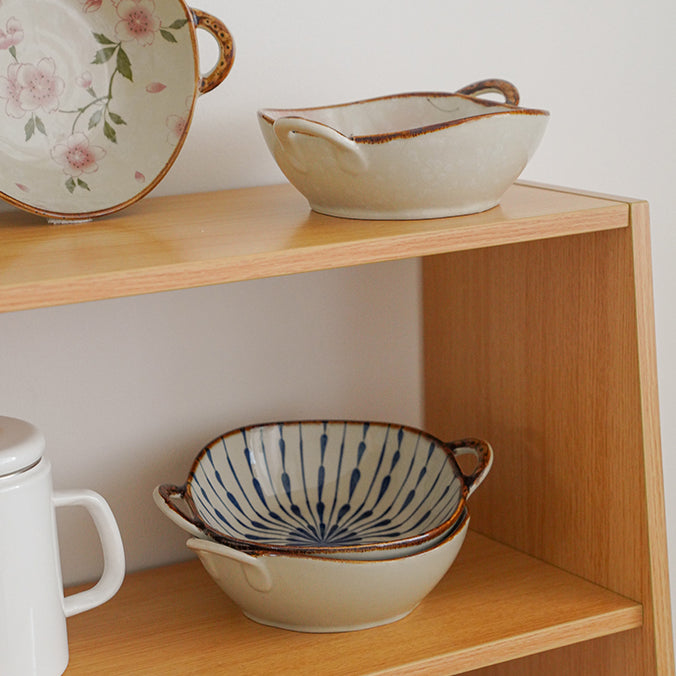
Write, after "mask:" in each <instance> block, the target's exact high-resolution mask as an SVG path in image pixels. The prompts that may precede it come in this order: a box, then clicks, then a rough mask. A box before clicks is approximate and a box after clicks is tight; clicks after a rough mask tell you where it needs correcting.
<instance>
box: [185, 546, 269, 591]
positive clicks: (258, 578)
mask: <svg viewBox="0 0 676 676" xmlns="http://www.w3.org/2000/svg"><path fill="white" fill-rule="evenodd" d="M186 545H187V547H188V549H191V550H192V551H193V552H195V553H196V554H197V555H198V556H199V557H200V560H201V561H202V563H203V564H204V567H205V568H206V569H207V572H208V573H209V575H211V576H212V577H213V578H214V579H216V580H218V569H217V568H216V566H212V565H211V562H210V560H209V557H208V556H202V555H201V554H202V553H206V554H214V555H216V556H223V557H225V558H226V559H232V560H233V561H236V562H237V563H239V564H241V566H242V570H243V572H244V576H245V577H246V580H247V582H248V583H249V585H250V586H251V588H252V589H255V590H256V591H259V592H263V593H265V592H269V591H270V590H271V589H272V575H270V571H269V570H268V568H267V566H266V565H265V563H264V562H263V561H262V560H261V559H259V558H256V557H255V556H250V555H249V554H245V553H244V552H240V551H239V550H237V549H233V548H232V547H226V546H225V545H222V544H219V543H218V542H213V541H211V540H202V539H201V538H190V540H188V541H187V542H186Z"/></svg>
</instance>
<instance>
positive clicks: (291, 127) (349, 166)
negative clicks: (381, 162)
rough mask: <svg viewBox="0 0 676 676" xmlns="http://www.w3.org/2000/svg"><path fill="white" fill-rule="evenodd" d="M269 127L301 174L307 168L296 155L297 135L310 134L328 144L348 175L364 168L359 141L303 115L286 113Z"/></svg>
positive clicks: (364, 161) (297, 154)
mask: <svg viewBox="0 0 676 676" xmlns="http://www.w3.org/2000/svg"><path fill="white" fill-rule="evenodd" d="M272 130H273V131H274V132H275V136H276V137H277V140H278V141H279V142H280V144H281V146H282V148H284V151H285V152H286V153H287V155H288V158H289V161H290V162H291V164H292V165H293V166H294V168H295V169H297V170H298V171H300V172H301V173H306V172H307V170H308V167H307V166H306V164H305V162H303V160H302V158H301V157H300V156H299V155H300V154H299V153H298V148H297V145H296V140H297V136H296V135H297V134H304V135H305V136H313V137H315V138H319V139H323V140H324V141H327V142H328V143H330V144H331V146H332V148H333V152H334V156H335V158H336V162H337V163H338V166H340V168H341V169H342V170H343V171H346V172H347V173H348V174H359V173H361V172H362V171H364V169H366V160H365V159H364V157H363V155H362V154H361V151H360V149H359V146H358V144H357V143H355V142H354V141H353V140H352V139H351V138H348V137H347V136H345V135H344V134H341V133H340V132H339V131H337V130H336V129H334V128H333V127H329V126H328V125H326V124H321V123H320V122H313V121H312V120H307V119H305V118H304V117H295V116H287V117H280V118H278V119H276V120H275V122H274V124H273V125H272Z"/></svg>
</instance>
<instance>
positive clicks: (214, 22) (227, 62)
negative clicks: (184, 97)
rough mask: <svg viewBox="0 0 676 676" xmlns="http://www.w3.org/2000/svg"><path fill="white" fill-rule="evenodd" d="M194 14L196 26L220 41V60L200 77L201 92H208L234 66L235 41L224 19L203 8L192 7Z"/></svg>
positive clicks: (223, 78) (216, 85) (221, 80)
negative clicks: (221, 19)
mask: <svg viewBox="0 0 676 676" xmlns="http://www.w3.org/2000/svg"><path fill="white" fill-rule="evenodd" d="M190 11H191V12H192V16H193V24H194V26H195V28H201V29H203V30H205V31H207V33H211V35H213V36H214V38H216V42H217V43H218V51H219V55H218V61H217V62H216V65H215V66H214V67H213V68H212V69H211V70H210V71H209V72H208V73H207V74H206V75H202V76H201V77H200V82H199V85H198V90H199V93H200V94H206V93H207V92H210V91H211V90H212V89H214V88H216V87H218V85H219V84H221V82H223V80H225V78H226V77H228V73H229V72H230V69H231V68H232V64H233V63H234V61H235V41H234V40H233V39H232V35H231V34H230V31H229V30H228V29H227V28H226V27H225V24H224V23H223V22H222V21H219V20H218V19H217V18H216V17H215V16H212V15H211V14H207V13H206V12H203V11H202V10H201V9H192V8H191V9H190Z"/></svg>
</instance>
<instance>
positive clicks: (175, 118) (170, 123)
mask: <svg viewBox="0 0 676 676" xmlns="http://www.w3.org/2000/svg"><path fill="white" fill-rule="evenodd" d="M166 125H167V127H168V129H169V134H167V141H168V142H169V143H170V144H171V145H173V146H175V145H176V144H177V143H178V142H179V141H180V140H181V138H182V137H183V134H184V133H185V130H186V128H187V126H188V116H187V115H169V116H168V117H167V119H166Z"/></svg>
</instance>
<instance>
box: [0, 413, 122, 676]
mask: <svg viewBox="0 0 676 676" xmlns="http://www.w3.org/2000/svg"><path fill="white" fill-rule="evenodd" d="M44 449H45V439H44V437H43V435H42V434H41V433H40V431H39V430H37V429H36V428H35V427H34V426H33V425H31V424H30V423H27V422H25V421H23V420H18V419H17V418H8V417H3V416H0V674H2V676H58V675H59V674H62V673H63V672H64V671H65V669H66V666H67V664H68V639H67V632H66V617H70V616H71V615H75V614H77V613H81V612H84V611H85V610H89V609H91V608H94V607H95V606H98V605H100V604H102V603H104V602H105V601H107V600H108V599H110V598H111V597H112V596H113V595H114V594H115V593H116V592H117V590H118V589H119V588H120V585H121V584H122V580H123V578H124V569H125V564H124V550H123V547H122V539H121V537H120V532H119V530H118V527H117V524H116V522H115V518H114V517H113V514H112V512H111V510H110V507H109V506H108V504H107V503H106V501H105V500H104V499H103V498H102V497H101V496H100V495H99V494H98V493H94V492H93V491H89V490H69V491H53V490H52V476H51V467H50V464H49V461H48V460H47V459H46V458H44V457H42V455H43V452H44ZM64 505H79V506H81V507H84V508H85V509H87V510H88V511H89V513H90V514H91V516H92V518H93V520H94V523H95V525H96V528H97V530H98V533H99V537H100V538H101V544H102V546H103V557H104V570H103V575H102V576H101V578H100V579H99V581H98V582H97V583H96V585H95V586H94V587H92V588H91V589H88V590H86V591H83V592H80V593H77V594H73V595H71V596H67V597H65V598H64V595H63V583H62V578H61V565H60V559H59V546H58V539H57V533H56V517H55V507H61V506H64Z"/></svg>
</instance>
